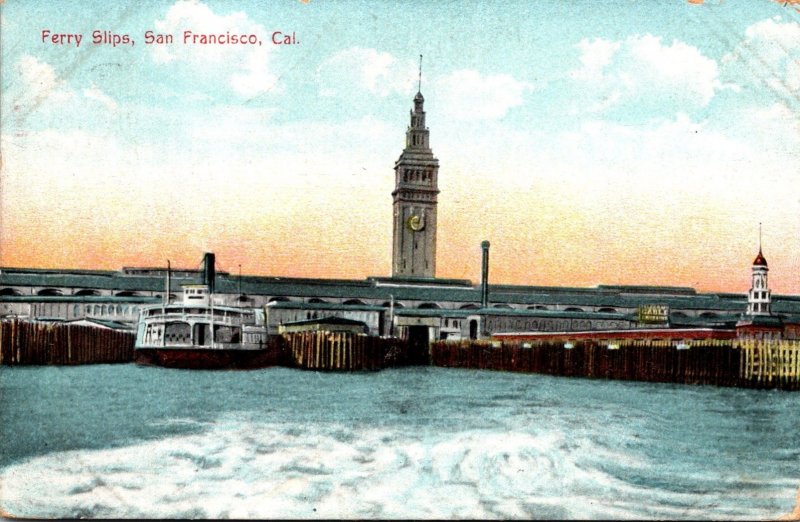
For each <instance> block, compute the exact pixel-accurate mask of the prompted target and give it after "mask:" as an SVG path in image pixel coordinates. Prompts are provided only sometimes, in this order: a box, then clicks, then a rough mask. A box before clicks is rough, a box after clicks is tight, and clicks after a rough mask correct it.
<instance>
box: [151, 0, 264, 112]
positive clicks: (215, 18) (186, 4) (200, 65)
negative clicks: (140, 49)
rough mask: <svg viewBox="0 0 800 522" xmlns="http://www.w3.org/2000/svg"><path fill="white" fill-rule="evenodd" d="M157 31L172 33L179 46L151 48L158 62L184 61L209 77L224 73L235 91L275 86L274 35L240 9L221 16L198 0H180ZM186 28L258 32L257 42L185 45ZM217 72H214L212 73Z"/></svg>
mask: <svg viewBox="0 0 800 522" xmlns="http://www.w3.org/2000/svg"><path fill="white" fill-rule="evenodd" d="M154 26H155V28H156V30H157V32H159V33H165V34H172V35H173V36H174V37H175V40H176V41H178V42H179V43H178V44H177V45H171V46H167V45H153V46H151V48H150V50H151V52H152V57H153V60H154V61H155V62H156V63H168V62H182V63H185V64H186V65H187V66H188V67H189V68H190V69H192V71H193V73H194V74H195V75H198V76H202V77H206V76H208V75H209V74H212V75H220V76H221V77H222V79H223V80H224V81H227V83H228V85H229V87H230V88H231V89H233V91H234V92H236V93H238V94H240V95H242V96H246V97H251V96H255V95H258V94H261V93H263V92H265V91H268V90H270V89H272V88H274V87H275V84H276V81H277V77H276V76H275V75H274V74H273V73H272V71H271V69H270V67H269V54H270V52H269V49H270V47H271V46H272V43H271V40H269V38H270V34H271V33H269V32H268V31H267V30H266V29H265V28H264V26H262V25H260V24H257V23H255V22H254V21H252V20H251V19H250V18H249V17H248V16H247V15H246V14H245V13H243V12H241V11H237V12H234V13H230V14H228V15H218V14H216V13H214V11H212V10H211V8H209V7H208V6H207V5H205V4H203V3H201V2H199V1H196V0H179V1H178V2H176V3H175V4H174V5H173V6H172V7H170V8H169V10H168V11H167V13H166V14H165V16H164V18H163V19H161V20H156V21H155V24H154ZM184 31H191V32H192V33H193V34H197V35H201V34H216V35H219V34H226V33H230V34H236V35H242V34H245V35H249V34H254V35H256V36H257V37H258V38H259V40H260V42H261V43H260V44H256V45H238V44H235V45H234V44H231V45H192V44H187V45H184V44H183V35H184ZM209 71H213V72H209Z"/></svg>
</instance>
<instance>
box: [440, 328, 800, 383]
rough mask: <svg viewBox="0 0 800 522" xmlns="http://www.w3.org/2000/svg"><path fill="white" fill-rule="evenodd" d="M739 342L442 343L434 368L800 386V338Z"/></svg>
mask: <svg viewBox="0 0 800 522" xmlns="http://www.w3.org/2000/svg"><path fill="white" fill-rule="evenodd" d="M771 343H774V342H773V341H752V342H748V343H741V342H737V341H735V340H723V341H720V340H713V341H709V342H695V343H693V344H692V346H691V348H690V349H678V347H677V346H671V345H665V344H663V343H661V344H658V345H650V346H649V345H646V344H642V343H636V344H634V343H628V344H622V345H619V346H617V347H616V349H609V348H608V345H607V344H601V343H598V342H594V341H579V342H575V343H571V344H572V346H571V348H565V343H564V342H536V343H521V342H497V341H461V342H450V341H439V342H435V343H433V344H432V345H431V363H432V364H433V365H434V366H445V367H453V368H476V369H487V370H499V371H512V372H528V373H543V374H548V375H563V376H575V377H591V378H601V379H617V380H630V381H648V382H671V383H680V384H713V385H717V386H736V387H745V388H779V389H784V390H798V389H800V342H796V341H795V342H792V341H782V344H781V345H777V344H775V345H773V344H771Z"/></svg>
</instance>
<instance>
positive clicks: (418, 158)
mask: <svg viewBox="0 0 800 522" xmlns="http://www.w3.org/2000/svg"><path fill="white" fill-rule="evenodd" d="M420 76H421V74H420ZM424 103H425V98H423V97H422V93H421V92H417V95H416V96H414V110H413V111H411V124H410V125H409V126H408V130H407V131H406V146H405V149H403V153H402V154H400V157H399V158H398V159H397V161H396V162H395V164H394V173H395V182H394V191H393V192H392V197H393V199H394V204H393V207H394V232H393V244H392V277H398V276H399V277H435V276H436V197H437V194H439V188H438V187H439V181H438V178H439V160H437V159H436V158H435V157H434V156H433V151H431V148H430V142H429V131H428V128H427V127H426V126H425V111H424V110H423V104H424Z"/></svg>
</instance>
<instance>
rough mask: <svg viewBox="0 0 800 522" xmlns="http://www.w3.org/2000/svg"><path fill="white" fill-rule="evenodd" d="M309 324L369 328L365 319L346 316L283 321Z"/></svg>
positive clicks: (297, 324)
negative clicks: (359, 319) (347, 317)
mask: <svg viewBox="0 0 800 522" xmlns="http://www.w3.org/2000/svg"><path fill="white" fill-rule="evenodd" d="M307 324H338V325H348V326H362V327H365V328H368V327H369V325H367V323H365V322H364V321H356V320H355V319H346V318H344V317H336V316H328V317H322V318H319V319H304V320H302V321H292V322H290V323H283V326H303V325H307Z"/></svg>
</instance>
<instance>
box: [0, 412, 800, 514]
mask: <svg viewBox="0 0 800 522" xmlns="http://www.w3.org/2000/svg"><path fill="white" fill-rule="evenodd" d="M608 462H611V463H613V465H614V466H617V467H619V468H621V469H622V470H623V471H624V470H625V469H630V470H638V472H642V471H643V470H644V471H646V472H648V473H654V474H657V473H659V472H660V468H659V463H653V462H648V461H647V460H646V459H641V458H637V457H635V456H632V455H628V454H624V453H621V452H617V451H614V450H610V449H608V448H604V447H601V446H599V445H598V444H596V443H594V442H592V441H591V439H590V438H588V437H583V436H576V435H575V434H574V433H568V432H564V431H560V430H554V429H552V428H551V429H545V428H541V429H540V430H539V432H537V431H534V432H525V431H517V430H513V431H501V430H498V431H487V430H471V431H470V430H465V431H461V432H457V433H429V432H425V433H420V432H411V433H400V432H398V431H389V430H380V429H373V428H363V427H352V426H344V425H337V426H331V425H329V424H328V425H324V426H316V425H313V424H282V425H272V424H269V423H265V422H263V421H254V420H246V419H240V418H237V417H236V416H235V415H232V414H231V415H227V416H225V417H224V418H222V419H220V420H219V421H217V422H214V423H207V424H206V431H204V432H202V433H196V434H191V435H181V436H170V437H167V438H164V439H161V440H155V441H148V442H141V443H138V444H135V445H131V446H127V447H122V448H115V449H103V450H86V451H67V452H58V453H51V454H48V455H44V456H40V457H36V458H32V459H30V460H28V461H24V462H20V463H17V464H14V465H11V466H8V467H6V468H4V469H2V470H0V498H2V502H3V507H4V509H5V510H6V512H8V513H10V514H12V515H15V516H20V517H35V518H50V517H58V518H65V517H66V518H72V517H86V518H113V517H123V518H131V517H137V518H138V517H144V518H174V517H182V518H493V519H498V518H500V519H504V518H745V519H746V518H766V517H774V516H777V515H779V514H780V513H776V514H770V513H763V512H761V511H759V510H757V509H755V508H749V507H747V506H746V505H744V506H743V505H741V504H737V503H736V502H735V501H734V500H735V495H737V494H738V495H741V496H745V497H746V496H748V495H754V494H755V495H757V494H760V493H762V492H763V491H765V490H764V489H760V490H754V491H744V490H743V491H739V492H727V493H725V494H721V493H716V494H713V495H709V494H708V493H704V492H698V493H691V492H690V493H686V492H673V491H668V490H660V489H654V488H648V487H645V486H642V485H636V484H632V483H629V482H626V481H625V480H623V479H621V478H620V476H621V475H624V473H623V474H620V473H615V474H610V473H609V472H607V471H604V469H601V468H604V466H600V465H598V463H608ZM707 479H708V480H714V477H707ZM717 479H721V477H717ZM775 480H776V484H775V485H776V486H777V487H778V488H779V489H780V490H784V489H785V490H786V495H787V498H793V497H794V490H795V489H796V486H794V487H790V484H792V482H791V480H790V479H789V478H787V477H783V478H780V477H778V478H776V479H775ZM778 484H779V485H780V486H778ZM760 486H761V487H762V488H763V484H760ZM771 491H772V493H773V494H774V491H775V489H772V490H771Z"/></svg>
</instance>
